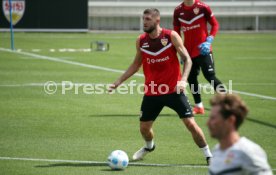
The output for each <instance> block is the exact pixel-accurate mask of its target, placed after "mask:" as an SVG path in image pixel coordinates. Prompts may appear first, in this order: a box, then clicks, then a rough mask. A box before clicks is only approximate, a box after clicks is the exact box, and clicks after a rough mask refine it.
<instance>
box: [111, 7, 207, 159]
mask: <svg viewBox="0 0 276 175" xmlns="http://www.w3.org/2000/svg"><path fill="white" fill-rule="evenodd" d="M143 23H144V31H145V33H144V34H142V35H140V36H139V37H138V39H137V41H136V50H137V52H136V56H135V59H134V61H133V63H132V64H131V65H130V66H129V68H128V69H127V70H126V72H125V73H124V74H123V75H122V76H121V77H120V78H119V79H118V80H117V81H115V82H114V83H113V84H112V85H111V86H110V88H111V90H112V89H115V88H117V87H118V86H119V85H120V84H122V83H123V82H124V81H125V80H127V79H128V78H129V77H131V76H132V75H133V74H134V73H136V72H137V71H138V70H139V68H140V66H141V65H143V71H144V75H145V89H144V93H145V95H144V98H143V101H142V105H141V116H140V132H141V134H142V136H143V138H144V140H145V142H146V144H145V146H143V147H142V148H141V149H139V150H138V151H137V152H136V153H134V155H133V160H141V159H143V157H144V156H145V155H146V154H147V153H149V152H152V151H153V150H154V149H155V144H154V141H153V129H152V125H153V123H154V121H155V119H156V118H157V116H158V115H159V113H160V112H161V110H162V109H163V107H165V106H167V107H169V108H171V109H173V110H174V111H176V112H177V114H178V115H179V117H180V118H181V120H182V121H183V123H184V124H185V126H186V127H187V129H188V130H189V131H190V133H191V134H192V137H193V139H194V141H195V143H196V144H197V145H198V146H199V148H201V150H202V151H203V154H204V155H205V158H206V160H207V163H208V161H209V159H210V157H212V155H211V152H210V150H209V147H208V145H207V143H206V140H205V137H204V134H203V132H202V130H201V128H200V127H199V126H198V125H197V123H196V122H195V120H194V117H193V113H192V109H191V107H190V104H189V101H188V99H187V97H186V95H185V93H184V90H185V87H186V84H187V77H188V75H189V72H190V69H191V66H192V62H191V59H190V56H189V54H188V52H187V50H186V49H185V47H184V45H183V43H182V40H181V38H180V36H179V35H178V34H177V33H176V32H175V31H171V30H168V29H164V28H161V27H160V13H159V11H158V10H157V9H146V10H145V11H144V14H143ZM177 53H178V54H179V55H180V56H181V59H182V60H183V62H184V66H183V73H182V76H181V71H180V64H179V61H178V58H177ZM177 92H178V93H177Z"/></svg>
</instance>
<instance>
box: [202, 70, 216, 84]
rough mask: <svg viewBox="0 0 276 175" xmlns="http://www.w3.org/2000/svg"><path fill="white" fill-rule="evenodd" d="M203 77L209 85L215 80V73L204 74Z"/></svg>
mask: <svg viewBox="0 0 276 175" xmlns="http://www.w3.org/2000/svg"><path fill="white" fill-rule="evenodd" d="M204 77H205V79H206V80H207V81H208V82H209V83H211V81H215V79H216V76H215V73H213V72H207V73H205V74H204Z"/></svg>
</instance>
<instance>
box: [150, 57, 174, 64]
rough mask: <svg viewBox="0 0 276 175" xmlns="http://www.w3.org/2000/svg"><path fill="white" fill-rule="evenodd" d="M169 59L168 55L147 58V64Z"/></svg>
mask: <svg viewBox="0 0 276 175" xmlns="http://www.w3.org/2000/svg"><path fill="white" fill-rule="evenodd" d="M169 59H170V57H169V56H166V57H164V58H160V59H150V58H147V63H148V64H155V63H161V62H164V61H168V60H169Z"/></svg>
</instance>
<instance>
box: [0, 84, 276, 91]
mask: <svg viewBox="0 0 276 175" xmlns="http://www.w3.org/2000/svg"><path fill="white" fill-rule="evenodd" d="M69 82H71V81H69ZM46 83H47V82H41V83H22V84H0V87H43V86H44V85H45V84H46ZM71 84H72V85H73V86H78V85H79V86H85V85H100V86H102V85H109V84H108V83H73V82H71V83H70V85H71ZM56 85H57V86H62V85H68V83H67V84H66V83H57V82H56ZM137 85H138V86H140V85H143V83H137ZM199 85H200V86H202V87H203V86H205V87H208V88H212V87H211V85H210V84H206V83H201V84H199ZM225 85H227V84H225ZM232 85H242V86H276V83H232ZM232 91H233V92H235V93H237V92H239V91H236V90H232Z"/></svg>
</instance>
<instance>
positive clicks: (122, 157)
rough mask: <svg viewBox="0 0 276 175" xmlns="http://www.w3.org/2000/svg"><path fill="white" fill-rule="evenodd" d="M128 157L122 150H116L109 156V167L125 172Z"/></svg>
mask: <svg viewBox="0 0 276 175" xmlns="http://www.w3.org/2000/svg"><path fill="white" fill-rule="evenodd" d="M128 161H129V160H128V156H127V154H126V153H125V152H124V151H122V150H115V151H113V152H112V153H111V154H110V155H109V156H108V165H109V167H110V168H111V169H113V170H123V169H125V168H126V167H127V165H128Z"/></svg>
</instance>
